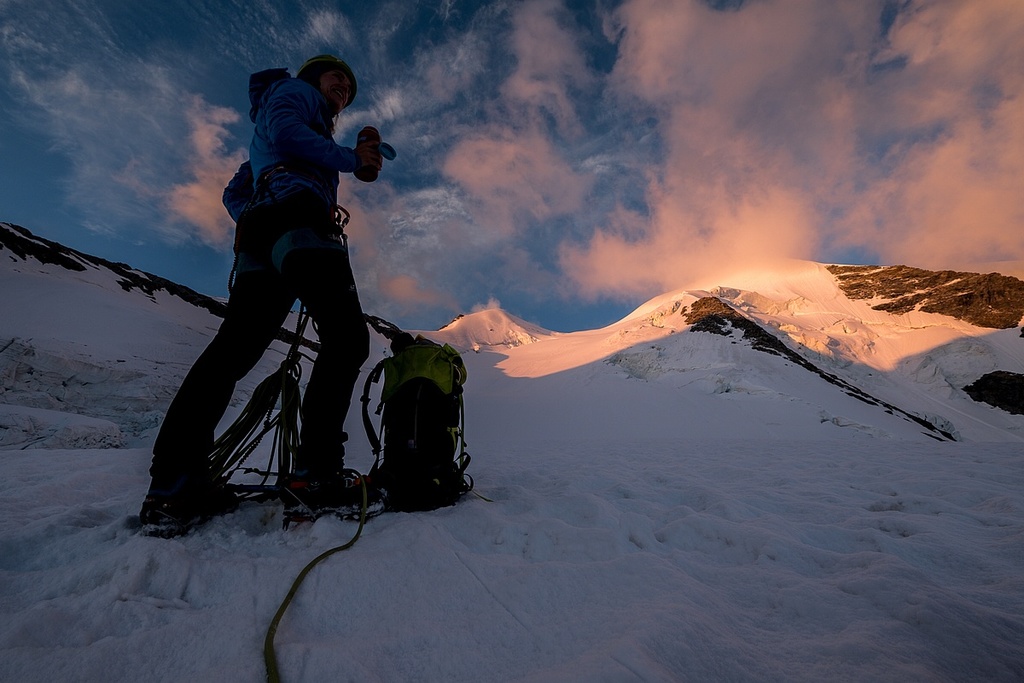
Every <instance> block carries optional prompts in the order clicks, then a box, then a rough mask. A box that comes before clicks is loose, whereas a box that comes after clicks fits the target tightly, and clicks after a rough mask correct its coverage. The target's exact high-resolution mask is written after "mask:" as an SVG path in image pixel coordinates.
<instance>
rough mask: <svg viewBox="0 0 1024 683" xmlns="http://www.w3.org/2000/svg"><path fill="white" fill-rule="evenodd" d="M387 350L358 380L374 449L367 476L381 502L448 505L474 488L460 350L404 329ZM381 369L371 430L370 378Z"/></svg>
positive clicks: (402, 507)
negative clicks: (377, 418)
mask: <svg viewBox="0 0 1024 683" xmlns="http://www.w3.org/2000/svg"><path fill="white" fill-rule="evenodd" d="M391 350H392V352H393V355H392V356H389V357H388V358H385V359H384V360H382V361H381V362H380V363H378V364H377V365H376V366H375V367H374V368H373V370H371V371H370V374H369V376H368V377H367V378H366V383H365V385H364V387H363V396H362V399H361V400H362V403H363V426H364V427H365V429H366V436H367V438H368V439H369V441H370V445H371V446H372V447H373V453H374V456H375V462H374V465H373V467H372V468H371V470H370V472H369V475H368V478H369V480H370V481H372V482H373V483H374V485H375V486H377V487H379V488H381V489H383V490H384V491H385V506H386V509H388V510H395V511H401V512H415V511H419V510H434V509H437V508H439V507H445V506H448V505H454V504H455V503H456V502H457V501H458V499H459V498H460V497H461V496H462V495H463V494H464V493H467V492H469V491H470V490H471V489H472V488H473V479H472V477H470V476H469V475H467V474H466V468H467V467H468V466H469V462H470V457H469V454H468V453H467V452H466V442H465V440H464V439H463V422H464V415H465V413H464V410H463V401H462V385H463V383H464V382H465V381H466V366H465V364H464V363H463V361H462V356H460V355H459V352H458V351H456V350H455V349H453V348H452V347H451V346H449V345H448V344H444V345H441V344H437V343H435V342H433V341H431V340H429V339H426V338H424V337H422V336H420V337H416V338H415V339H414V338H413V337H412V335H410V334H408V333H406V332H402V333H400V334H397V335H395V336H394V337H393V338H392V341H391ZM381 376H383V378H384V382H383V385H382V387H381V392H380V402H379V404H378V405H377V410H376V414H377V415H381V419H380V425H381V426H380V436H378V433H377V430H376V429H374V426H373V422H372V420H371V419H370V415H369V403H370V386H371V385H372V384H376V383H378V382H379V381H380V379H381ZM382 451H383V452H382Z"/></svg>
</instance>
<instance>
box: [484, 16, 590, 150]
mask: <svg viewBox="0 0 1024 683" xmlns="http://www.w3.org/2000/svg"><path fill="white" fill-rule="evenodd" d="M564 11H565V10H564V7H563V6H562V3H561V2H559V1H558V0H533V1H531V2H526V3H523V5H522V6H521V7H520V8H519V10H518V11H517V13H516V16H515V20H514V27H513V30H512V35H511V37H510V41H511V46H512V53H513V55H515V58H516V68H515V71H514V72H513V73H512V75H511V76H510V77H509V78H508V79H507V80H506V81H505V82H504V83H503V84H502V86H501V92H502V95H503V96H504V97H505V98H506V99H507V100H508V101H509V102H510V103H521V104H523V105H526V106H527V107H528V108H529V109H530V110H531V111H532V112H534V113H535V114H539V113H541V112H543V113H547V114H549V115H550V116H552V117H553V118H554V121H555V123H556V126H557V128H558V130H559V132H561V133H563V134H579V133H580V132H581V128H580V124H579V121H578V116H577V113H576V107H575V104H574V102H573V98H572V97H571V95H570V92H569V91H570V90H571V89H572V88H580V87H585V86H587V85H589V84H590V83H591V82H592V81H593V80H594V79H593V76H592V74H591V73H590V72H589V70H588V69H587V66H586V60H585V58H584V55H583V52H582V50H581V49H580V46H579V40H578V39H577V37H576V36H575V34H574V33H573V32H572V31H570V30H569V29H567V28H566V26H565V24H564V23H563V22H560V16H559V15H560V14H561V13H562V12H564Z"/></svg>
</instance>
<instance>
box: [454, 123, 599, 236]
mask: <svg viewBox="0 0 1024 683" xmlns="http://www.w3.org/2000/svg"><path fill="white" fill-rule="evenodd" d="M442 172H443V173H444V175H445V176H446V177H447V178H448V179H450V180H451V181H453V182H455V183H457V184H458V185H459V186H460V187H461V188H462V190H463V191H464V192H465V194H466V197H467V201H466V205H467V208H468V210H469V211H470V212H471V213H472V216H473V223H474V235H473V236H471V239H472V240H473V241H474V242H475V243H476V244H478V245H479V244H484V243H486V242H492V243H493V242H495V241H502V240H504V239H510V238H512V237H514V236H516V235H519V234H522V233H523V232H525V231H527V230H528V229H529V227H530V225H531V222H533V221H543V220H546V219H550V218H552V217H554V216H557V215H560V214H566V213H570V212H573V211H576V210H578V209H580V208H581V206H582V204H583V200H584V198H585V197H586V194H587V191H588V188H589V185H590V182H591V181H590V180H589V179H588V178H587V177H585V176H583V175H580V174H578V173H576V172H575V171H574V170H573V168H572V167H571V166H570V165H569V164H568V163H567V162H566V161H565V160H564V159H562V158H561V157H560V156H559V155H558V153H557V152H556V150H555V148H554V146H553V145H552V143H551V141H550V139H549V138H548V137H547V136H546V135H544V134H543V133H542V132H540V131H537V130H532V131H522V132H517V131H513V130H509V129H495V130H493V131H481V132H480V133H478V134H477V135H474V136H471V137H467V138H465V139H463V140H461V141H459V142H458V143H456V144H455V145H454V146H453V147H452V149H451V152H450V153H449V154H448V156H447V158H446V159H445V161H444V164H443V166H442Z"/></svg>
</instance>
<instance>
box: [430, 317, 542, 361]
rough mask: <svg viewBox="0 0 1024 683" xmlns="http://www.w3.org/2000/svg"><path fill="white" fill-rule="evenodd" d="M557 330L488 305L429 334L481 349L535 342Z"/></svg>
mask: <svg viewBox="0 0 1024 683" xmlns="http://www.w3.org/2000/svg"><path fill="white" fill-rule="evenodd" d="M556 334H557V333H555V332H551V331H550V330H546V329H544V328H543V327H540V326H539V325H534V324H533V323H528V322H526V321H525V320H523V319H521V318H517V317H516V316H514V315H512V314H510V313H507V312H506V311H503V310H502V309H500V308H489V309H485V310H482V311H476V312H475V313H469V314H466V315H460V316H459V317H457V318H455V320H453V321H451V322H450V323H448V324H447V325H445V326H444V327H442V328H441V329H440V330H438V331H436V332H430V333H428V334H427V336H429V337H430V338H432V339H435V340H437V341H443V342H446V343H448V344H451V345H452V346H454V347H456V348H460V349H465V350H469V349H472V350H474V351H479V350H480V349H481V348H483V347H505V348H514V347H517V346H524V345H526V344H534V343H536V342H538V341H540V340H542V339H547V338H550V337H553V336H555V335H556Z"/></svg>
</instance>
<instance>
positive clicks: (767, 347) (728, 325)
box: [682, 297, 956, 441]
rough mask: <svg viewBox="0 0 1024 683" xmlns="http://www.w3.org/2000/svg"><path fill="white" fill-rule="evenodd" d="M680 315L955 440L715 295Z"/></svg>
mask: <svg viewBox="0 0 1024 683" xmlns="http://www.w3.org/2000/svg"><path fill="white" fill-rule="evenodd" d="M682 315H683V319H684V320H686V322H687V324H689V325H691V327H690V331H691V332H709V333H711V334H720V335H724V336H729V335H731V334H732V332H733V330H739V331H740V332H742V334H743V339H744V340H745V341H748V342H749V343H750V345H751V347H752V348H754V349H756V350H758V351H763V352H765V353H770V354H773V355H776V356H781V357H783V358H785V359H786V360H788V361H790V362H792V363H793V364H795V365H798V366H800V367H802V368H804V369H805V370H808V371H810V372H813V373H814V374H816V375H818V376H819V377H821V378H822V379H823V380H825V381H826V382H828V383H830V384H834V385H835V386H837V387H839V388H840V389H842V390H843V391H844V392H845V393H846V394H847V395H848V396H851V397H852V398H855V399H857V400H858V401H863V402H864V403H867V404H870V405H874V406H879V407H880V408H882V409H884V410H886V411H888V412H890V413H893V414H898V415H900V416H902V417H903V418H905V419H907V420H910V421H912V422H916V423H917V424H919V425H921V426H922V427H924V428H925V429H927V430H928V432H927V433H928V435H929V436H933V437H934V438H936V439H940V440H941V439H942V438H944V439H948V440H950V441H956V437H955V436H954V435H953V434H952V433H950V432H949V431H946V430H944V429H941V428H940V427H938V426H936V425H934V424H932V423H931V422H929V421H928V420H926V419H924V418H923V417H921V416H919V415H915V414H913V413H910V412H907V411H906V410H903V409H902V408H898V407H897V406H894V405H893V404H891V403H887V402H886V401H883V400H881V399H878V398H875V397H874V396H872V395H871V394H869V393H867V392H866V391H863V390H862V389H860V388H858V387H856V386H854V385H853V384H850V383H849V382H847V381H846V380H844V379H843V378H841V377H838V376H836V375H833V374H832V373H830V372H826V371H824V370H822V369H821V368H819V367H818V366H817V365H815V364H814V363H812V362H811V361H809V360H807V359H806V358H804V357H803V356H801V355H800V354H799V353H797V352H796V351H794V350H793V349H791V348H789V347H788V346H786V345H785V344H784V343H783V342H782V340H781V339H779V338H778V337H776V336H775V335H774V334H772V333H771V332H769V331H768V330H766V329H764V328H763V327H761V326H760V325H759V324H757V323H756V322H754V321H753V320H751V319H749V318H747V317H745V316H743V315H742V314H741V313H740V312H739V311H737V310H736V309H734V308H733V307H731V306H729V305H728V304H727V303H725V302H724V301H722V300H721V299H716V298H715V297H703V298H701V299H698V300H697V301H695V302H694V303H693V305H692V306H689V307H688V308H685V309H683V312H682Z"/></svg>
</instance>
